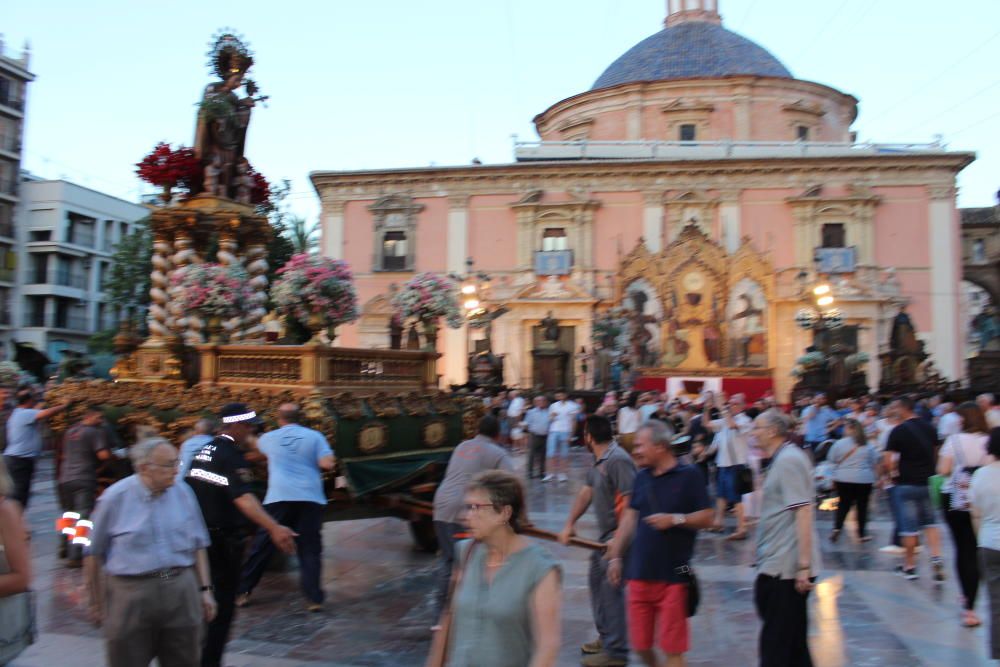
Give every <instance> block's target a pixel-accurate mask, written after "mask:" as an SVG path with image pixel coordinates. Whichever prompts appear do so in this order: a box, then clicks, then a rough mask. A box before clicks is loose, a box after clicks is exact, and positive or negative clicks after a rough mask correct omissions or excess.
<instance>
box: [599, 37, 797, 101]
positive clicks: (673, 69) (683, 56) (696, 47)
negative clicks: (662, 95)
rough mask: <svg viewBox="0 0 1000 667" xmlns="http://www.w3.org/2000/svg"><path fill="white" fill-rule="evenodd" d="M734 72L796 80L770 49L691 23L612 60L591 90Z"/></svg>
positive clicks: (647, 39) (647, 41)
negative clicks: (641, 82)
mask: <svg viewBox="0 0 1000 667" xmlns="http://www.w3.org/2000/svg"><path fill="white" fill-rule="evenodd" d="M733 75H750V76H766V77H779V78H791V76H792V74H791V72H789V71H788V69H787V68H786V67H785V66H784V65H782V64H781V62H780V61H779V60H778V59H777V58H775V57H774V56H773V55H771V53H769V52H768V51H767V49H765V48H763V47H761V46H759V45H757V44H755V43H754V42H752V41H750V40H749V39H747V38H745V37H742V36H740V35H737V34H736V33H735V32H731V31H729V30H726V29H725V28H723V27H722V26H721V25H717V24H714V23H710V22H705V21H691V22H684V23H678V24H676V25H672V26H668V27H666V28H664V29H663V30H661V31H660V32H658V33H656V34H655V35H651V36H650V37H647V38H646V39H644V40H642V41H641V42H639V43H638V44H636V45H635V46H633V47H632V48H631V49H629V50H628V51H626V52H625V54H624V55H622V56H621V57H620V58H618V60H616V61H614V62H613V63H611V66H610V67H608V68H607V69H606V70H605V71H604V73H603V74H601V76H600V77H598V79H597V81H596V82H595V83H594V86H593V88H591V90H598V89H600V88H609V87H611V86H617V85H619V84H623V83H633V82H638V81H664V80H669V79H707V78H715V77H723V76H733Z"/></svg>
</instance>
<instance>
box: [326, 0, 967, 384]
mask: <svg viewBox="0 0 1000 667" xmlns="http://www.w3.org/2000/svg"><path fill="white" fill-rule="evenodd" d="M665 24H666V26H665V28H664V29H663V30H661V31H660V32H658V33H656V34H654V35H653V36H651V37H650V38H648V39H647V40H644V41H643V42H641V43H640V44H638V45H637V46H636V47H634V48H633V49H632V50H630V51H629V52H627V53H626V54H624V55H623V56H622V57H621V58H619V59H618V60H617V61H616V62H615V63H613V64H612V65H611V66H610V67H609V68H608V70H607V71H606V72H605V73H604V74H602V75H601V77H600V78H599V79H598V80H597V82H596V83H595V86H594V88H593V89H591V90H590V91H587V92H584V93H581V94H579V95H575V96H573V97H571V98H568V99H566V100H562V101H560V102H557V103H556V104H554V105H553V106H552V107H550V108H549V109H547V110H545V111H544V112H542V113H541V114H539V115H538V116H537V117H536V118H535V124H536V127H537V130H538V133H539V137H540V141H538V142H529V143H523V144H519V145H517V147H516V149H515V150H516V157H517V160H516V161H515V162H513V163H510V164H501V165H472V166H461V167H432V168H415V169H391V170H374V171H351V172H344V171H338V172H324V171H320V172H314V173H313V174H312V180H313V183H314V185H315V187H316V190H317V192H318V194H319V196H320V199H321V202H322V252H323V254H325V255H327V256H330V257H335V258H343V259H346V260H347V261H348V262H350V264H351V266H352V268H353V269H354V271H355V273H356V275H357V280H358V289H359V293H360V299H361V303H362V313H363V314H362V318H361V320H360V321H359V322H358V323H357V324H356V325H353V326H351V327H343V328H342V330H340V331H339V333H340V338H339V340H338V344H341V345H348V346H361V347H386V346H387V345H388V340H389V338H388V333H387V328H388V318H389V308H388V301H387V295H388V292H389V290H390V286H391V285H393V284H402V283H403V282H405V281H406V280H408V279H409V278H410V277H412V275H414V274H415V273H417V272H421V271H434V272H441V273H456V274H463V273H465V272H466V271H467V260H468V259H471V260H472V262H473V266H474V269H475V270H476V271H484V272H486V273H488V274H490V276H491V280H490V287H489V292H488V296H489V300H490V302H491V303H493V304H503V305H505V306H506V307H507V309H508V312H507V314H505V315H503V316H502V317H501V318H499V319H497V320H496V322H495V323H494V328H493V336H492V346H493V350H494V351H495V352H497V353H499V354H503V355H504V359H505V369H504V373H505V381H506V382H507V384H509V385H517V386H521V387H530V386H532V385H533V384H535V382H536V381H537V373H536V371H537V369H535V368H534V367H533V364H534V359H533V356H532V353H531V351H532V349H534V348H535V347H536V346H537V344H538V325H539V322H540V321H541V320H542V319H543V318H545V317H546V315H547V314H548V313H550V312H551V313H552V315H553V317H555V318H556V319H558V320H559V323H560V326H561V327H564V328H565V334H564V335H563V336H562V337H561V339H560V344H561V345H563V346H564V347H565V348H566V349H567V351H569V350H574V351H578V350H579V349H580V348H581V347H584V348H586V349H587V350H588V351H589V350H592V326H593V323H594V318H595V313H597V312H599V311H601V310H603V309H605V308H607V307H608V306H609V305H613V304H618V303H625V302H627V299H628V295H629V294H632V293H633V291H634V290H633V287H632V286H631V283H629V281H630V280H632V281H635V280H638V279H639V277H638V274H635V275H632V274H629V275H631V277H629V275H626V274H625V272H623V266H624V265H625V264H626V263H627V262H628V261H629V260H630V258H632V259H635V258H636V257H638V256H639V255H641V256H642V257H646V255H645V254H643V253H648V256H649V257H650V258H654V259H651V260H650V262H649V269H648V271H649V274H648V276H647V278H648V280H645V281H640V282H639V283H636V285H637V286H636V287H635V289H640V288H641V289H647V286H649V285H652V284H653V283H655V284H656V286H655V288H653V287H650V288H649V289H650V290H651V292H650V295H649V302H648V303H649V307H650V310H649V311H648V312H649V314H650V321H651V324H650V331H651V332H652V333H651V335H652V337H653V342H652V345H654V347H656V354H655V355H651V356H650V357H649V359H648V360H647V363H644V364H640V365H644V366H648V365H651V364H652V365H656V366H670V365H671V364H675V365H676V366H677V367H678V368H690V369H693V370H694V369H695V367H696V366H697V365H699V364H702V365H704V366H705V368H702V369H697V370H699V372H701V373H702V374H705V373H708V374H711V369H712V368H721V367H732V366H734V365H740V364H743V365H747V364H750V365H752V366H753V367H754V372H756V373H761V372H765V371H766V372H767V373H769V374H770V376H771V377H772V379H773V382H774V386H775V389H776V391H777V393H778V395H779V396H780V397H787V395H788V392H789V391H790V389H791V386H792V384H793V383H794V378H793V377H792V376H791V371H792V369H793V367H794V366H795V359H796V358H797V357H798V356H799V355H800V354H801V352H802V350H803V349H804V348H805V347H806V346H807V345H809V344H810V342H811V337H812V333H811V332H808V331H803V330H802V329H800V328H799V327H797V326H796V324H795V316H796V314H797V313H798V311H799V310H801V309H802V308H803V306H804V303H803V301H802V293H801V290H802V286H803V285H804V284H814V283H816V282H820V281H825V282H828V283H829V284H830V285H831V286H832V288H833V291H834V296H835V298H836V305H837V307H838V308H839V309H840V311H841V313H842V314H843V317H844V319H845V321H846V323H847V324H848V325H849V326H851V327H857V329H856V340H855V341H854V344H855V345H856V348H857V350H858V351H860V352H865V353H867V354H868V355H869V357H870V358H871V359H872V360H873V362H872V363H870V364H869V365H868V367H867V373H868V380H869V385H871V386H877V385H878V381H879V366H878V363H875V361H874V360H876V359H877V356H878V354H879V352H880V350H881V349H883V348H884V347H885V345H886V344H887V342H888V338H889V327H890V326H891V320H892V318H893V317H894V316H895V315H896V313H897V312H898V310H899V306H900V305H902V304H908V307H909V308H908V310H909V313H910V316H911V318H912V320H913V323H914V325H915V327H916V329H917V332H918V335H919V337H920V338H921V339H922V340H923V341H924V343H925V345H926V349H927V351H928V352H930V353H931V355H932V357H933V360H934V363H935V365H936V367H937V369H938V370H939V372H941V374H942V375H944V376H946V377H949V378H959V377H961V375H962V373H963V368H962V359H961V344H960V341H962V340H963V339H964V332H963V330H962V327H963V325H962V323H961V322H960V317H959V311H958V308H959V306H958V303H959V297H958V295H959V292H960V280H961V253H960V233H959V219H958V214H957V210H956V205H955V194H956V191H955V178H956V175H957V174H958V172H959V171H961V170H962V169H963V168H964V167H965V166H967V165H968V164H969V163H970V162H971V161H972V160H973V159H974V156H973V155H971V154H967V153H956V152H949V151H947V150H945V149H944V148H942V147H940V146H937V145H927V146H885V145H872V144H866V145H859V144H857V143H855V142H854V137H853V134H852V132H851V124H852V122H853V121H854V120H855V117H856V115H857V100H856V99H855V98H853V97H851V96H850V95H847V94H844V93H842V92H840V91H837V90H835V89H833V88H830V87H828V86H824V85H820V84H816V83H811V82H808V81H802V80H798V79H795V78H793V77H792V76H791V74H790V73H789V72H788V71H787V70H786V69H785V68H784V66H783V65H782V64H781V63H779V62H778V61H777V60H776V59H775V58H774V57H773V56H771V55H770V54H769V53H767V52H766V51H765V50H764V49H762V48H761V47H759V46H757V45H756V44H754V43H753V42H750V41H749V40H746V39H744V38H743V37H740V36H739V35H736V34H735V33H732V32H730V31H728V30H726V29H725V28H724V27H722V24H721V18H720V16H719V14H718V6H717V2H716V1H715V0H671V2H669V3H668V17H667V20H666V22H665ZM685 230H687V235H685ZM694 231H697V232H698V233H700V234H701V235H703V237H704V244H705V245H704V247H703V248H702V249H701V250H699V251H698V252H699V253H701V254H700V255H699V256H700V257H702V258H703V260H701V259H700V260H698V261H697V262H694V263H689V262H686V260H685V259H684V257H683V253H682V252H680V250H681V249H682V248H688V247H690V246H688V245H685V244H686V243H688V242H689V241H690V239H692V238H694V236H692V235H691V234H692V233H693V232H694ZM699 238H701V237H699ZM698 243H702V241H698ZM699 247H701V246H699ZM827 249H832V250H833V252H832V253H831V252H829V251H828V250H827ZM838 249H839V250H838ZM566 251H569V252H568V253H566ZM553 253H555V255H558V257H557V258H558V259H559V260H560V261H563V262H565V260H564V259H562V258H563V257H564V256H565V255H567V254H568V255H569V260H568V263H565V264H559V267H558V269H553V270H552V271H548V270H546V269H545V268H544V267H545V266H546V264H545V262H547V261H549V259H548V258H549V257H550V256H555V255H553ZM560 253H561V254H560ZM636 253H639V255H637V254H636ZM708 258H715V259H713V260H711V261H709V259H708ZM831 258H832V260H831ZM838 258H839V259H838ZM817 260H820V261H817ZM841 260H843V262H844V263H842V264H841V265H838V266H832V267H831V266H830V265H829V261H835V262H836V261H841ZM553 261H554V260H553ZM671 262H672V263H673V264H671ZM713 262H715V265H714V266H713ZM689 264H690V265H689ZM682 265H683V266H682ZM552 266H555V265H554V264H553V265H552ZM751 274H755V275H751ZM756 274H759V275H756ZM668 276H669V277H668ZM706 278H707V279H708V283H709V284H710V287H703V286H702V284H703V283H704V282H705V279H706ZM672 280H673V281H676V282H677V283H678V285H676V286H674V285H673V283H671V282H670V281H672ZM680 283H683V285H681V284H680ZM630 290H633V291H630ZM736 290H738V292H737V291H736ZM678 295H680V296H679V297H678ZM748 295H749V296H748ZM702 297H704V298H702ZM686 299H689V300H690V301H691V304H695V305H698V304H700V305H698V307H699V308H702V309H703V310H704V311H705V317H709V318H712V317H714V318H717V320H718V323H717V325H713V327H714V328H713V329H712V330H713V331H715V332H716V333H715V334H708V333H704V335H705V336H709V335H716V336H718V335H721V336H723V337H724V338H725V337H727V336H728V337H730V338H731V339H732V340H736V338H740V339H741V340H743V341H749V340H751V339H752V340H753V341H755V342H754V343H753V344H752V347H753V348H754V349H753V355H752V356H753V360H752V361H750V356H751V355H749V354H748V353H746V352H747V349H749V348H747V349H744V353H745V354H743V356H742V358H738V357H740V355H739V354H737V353H736V352H735V349H736V348H737V347H740V346H741V345H743V344H742V343H740V344H736V343H734V345H733V346H732V347H731V349H730V352H729V356H728V358H726V359H723V358H721V356H719V358H713V355H712V354H709V355H708V357H707V358H702V355H700V353H699V354H697V355H693V354H691V353H690V352H689V354H688V357H687V358H686V359H685V360H681V361H677V360H676V359H674V360H671V356H670V355H669V354H668V352H667V351H668V349H671V350H672V349H673V348H672V347H671V345H670V340H678V341H687V342H686V343H684V344H682V347H687V348H688V349H689V350H693V348H692V347H691V346H690V343H692V342H693V341H695V338H694V337H698V336H701V335H703V334H702V332H701V330H700V329H698V330H695V329H692V328H690V327H685V326H684V325H676V322H675V325H676V326H673V327H671V326H668V322H667V320H668V319H669V316H670V314H671V313H674V312H675V311H676V310H677V309H678V307H680V308H682V309H683V308H684V307H686V306H685V302H686ZM754 299H759V301H758V302H756V303H755V302H754ZM737 301H739V303H746V304H749V305H747V306H746V307H744V308H743V310H742V311H740V309H739V307H737V306H736V305H735V304H736V302H737ZM678 302H680V305H678ZM691 304H688V305H691ZM692 307H693V306H692ZM747 313H751V317H750V318H749V319H746V314H747ZM656 317H660V318H661V319H662V320H663V323H662V326H661V324H660V323H658V322H653V321H652V319H653V318H656ZM740 317H743V318H744V319H742V320H741V321H740V322H737V321H736V319H738V318H740ZM746 322H752V324H751V325H750V326H751V328H752V331H751V332H749V333H748V331H749V330H747V329H746ZM678 326H679V327H680V328H681V331H679V332H678V331H675V329H677V328H678ZM708 330H709V329H706V330H705V331H706V332H707V331H708ZM737 331H740V332H741V333H736V332H737ZM661 333H662V339H661V338H660V336H661ZM481 336H482V333H481V331H479V330H473V331H468V330H467V329H462V330H448V331H446V332H444V333H443V335H442V336H441V338H440V340H439V351H441V352H442V353H443V357H442V361H441V363H440V367H439V372H440V373H441V376H442V384H449V383H462V382H464V381H465V380H466V378H467V370H466V365H467V361H466V359H467V353H468V352H469V351H470V350H471V349H472V348H473V346H474V341H475V340H476V339H477V338H479V337H481ZM671 337H676V338H671ZM698 340H699V341H700V338H699V339H698ZM572 358H573V359H574V363H575V364H576V368H574V369H573V371H572V378H568V380H569V381H568V383H569V384H576V385H577V386H579V385H580V384H586V383H588V382H589V381H590V378H586V377H584V375H583V369H582V365H583V363H584V361H585V358H586V355H580V354H576V355H573V356H572ZM678 358H679V357H678ZM675 362H676V363H675ZM590 368H591V369H592V368H593V362H591V364H590Z"/></svg>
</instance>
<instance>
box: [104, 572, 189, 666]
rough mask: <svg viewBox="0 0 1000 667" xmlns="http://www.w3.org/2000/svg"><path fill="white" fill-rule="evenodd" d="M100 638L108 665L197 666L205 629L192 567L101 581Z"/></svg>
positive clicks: (113, 577) (110, 577) (110, 576)
mask: <svg viewBox="0 0 1000 667" xmlns="http://www.w3.org/2000/svg"><path fill="white" fill-rule="evenodd" d="M105 581H106V582H107V583H106V600H105V605H106V606H105V610H106V611H105V615H104V638H105V640H106V642H107V652H108V665H109V667H148V665H149V663H150V662H152V660H153V658H159V665H160V667H198V665H199V664H200V662H201V641H202V634H203V632H204V618H203V616H202V606H201V594H200V593H199V592H198V579H197V577H196V576H195V572H194V568H187V569H186V570H184V571H182V572H181V573H180V574H178V575H176V576H173V577H170V578H166V579H161V578H158V577H116V576H113V575H109V576H108V577H107V578H106V580H105Z"/></svg>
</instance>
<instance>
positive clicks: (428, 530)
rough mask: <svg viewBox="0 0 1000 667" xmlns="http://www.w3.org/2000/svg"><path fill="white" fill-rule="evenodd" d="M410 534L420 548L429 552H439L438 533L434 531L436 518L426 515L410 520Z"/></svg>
mask: <svg viewBox="0 0 1000 667" xmlns="http://www.w3.org/2000/svg"><path fill="white" fill-rule="evenodd" d="M410 534H411V535H412V536H413V541H414V542H415V543H416V545H417V548H418V549H420V550H421V551H423V552H425V553H429V554H432V553H436V552H437V550H438V540H437V533H435V532H434V520H433V519H432V518H431V517H429V516H425V517H421V518H419V519H416V520H414V521H410Z"/></svg>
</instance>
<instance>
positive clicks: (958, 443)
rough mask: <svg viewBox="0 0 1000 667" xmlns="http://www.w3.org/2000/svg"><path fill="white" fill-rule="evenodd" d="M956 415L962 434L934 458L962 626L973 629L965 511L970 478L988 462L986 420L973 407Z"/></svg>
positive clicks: (972, 569) (973, 560)
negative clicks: (940, 479)
mask: <svg viewBox="0 0 1000 667" xmlns="http://www.w3.org/2000/svg"><path fill="white" fill-rule="evenodd" d="M956 412H957V413H958V414H959V416H961V418H962V432H961V433H955V434H954V435H950V436H948V439H947V440H945V442H944V445H943V446H942V447H941V453H940V454H939V455H938V465H937V472H938V474H939V475H944V476H945V477H946V478H947V479H946V480H945V482H944V485H943V486H942V487H941V510H942V511H943V512H944V519H945V522H946V523H947V524H948V529H949V530H950V531H951V538H952V542H953V543H954V545H955V570H956V571H957V572H958V581H959V583H960V585H961V587H962V598H963V603H964V605H963V606H964V609H963V612H962V625H963V626H965V627H967V628H974V627H976V626H979V625H981V624H982V622H981V621H980V620H979V617H978V616H977V615H976V612H975V609H976V594H977V593H978V591H979V553H978V544H977V542H976V531H975V529H974V528H973V526H972V514H971V513H970V511H969V484H970V483H971V481H972V474H973V473H974V472H975V471H976V470H978V469H979V468H981V467H983V466H984V465H986V464H988V463H989V462H990V461H991V459H990V455H989V453H988V452H987V448H986V446H987V443H988V442H989V434H988V427H987V425H986V418H985V417H984V416H983V412H982V410H980V409H979V407H978V406H977V405H976V404H975V403H962V404H961V405H960V406H958V409H957V410H956Z"/></svg>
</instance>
